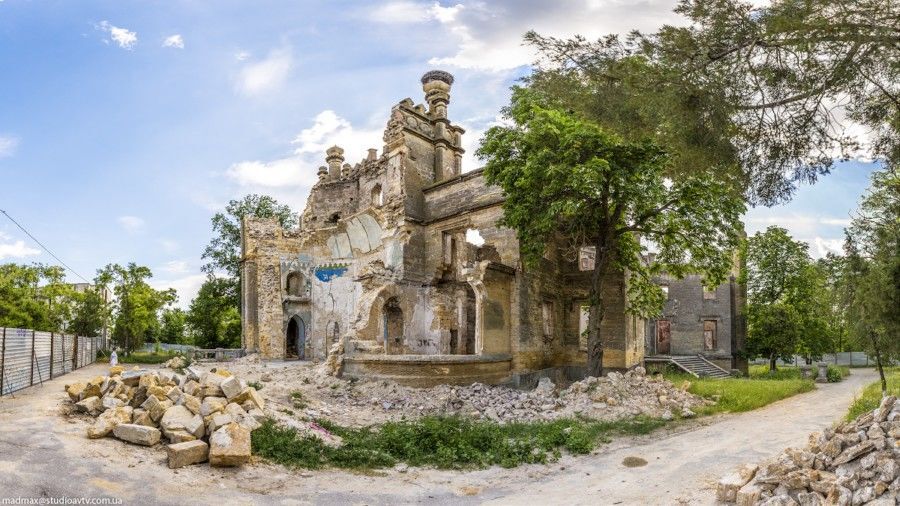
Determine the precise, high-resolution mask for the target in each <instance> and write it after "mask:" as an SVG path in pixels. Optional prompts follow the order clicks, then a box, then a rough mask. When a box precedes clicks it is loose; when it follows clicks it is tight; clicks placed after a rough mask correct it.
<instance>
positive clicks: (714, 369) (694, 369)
mask: <svg viewBox="0 0 900 506" xmlns="http://www.w3.org/2000/svg"><path fill="white" fill-rule="evenodd" d="M645 360H647V361H653V362H669V363H671V364H674V365H675V366H676V367H678V368H679V369H681V370H683V371H685V372H687V373H689V374H691V375H693V376H696V377H698V378H700V377H708V378H728V377H729V376H731V374H729V373H728V371H726V370H725V369H722V368H721V367H719V366H717V365H716V364H713V363H712V362H710V361H709V360H706V359H705V358H703V357H702V356H700V355H656V356H652V357H645Z"/></svg>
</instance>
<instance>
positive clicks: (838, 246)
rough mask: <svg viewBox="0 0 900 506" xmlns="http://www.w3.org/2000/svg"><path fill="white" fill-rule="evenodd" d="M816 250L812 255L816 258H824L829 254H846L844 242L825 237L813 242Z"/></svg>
mask: <svg viewBox="0 0 900 506" xmlns="http://www.w3.org/2000/svg"><path fill="white" fill-rule="evenodd" d="M813 243H814V245H815V249H814V250H813V251H810V254H811V255H812V256H813V257H815V258H822V257H824V256H825V255H827V254H828V253H836V254H838V255H843V254H844V241H843V240H842V239H826V238H824V237H816V238H815V239H814V240H813Z"/></svg>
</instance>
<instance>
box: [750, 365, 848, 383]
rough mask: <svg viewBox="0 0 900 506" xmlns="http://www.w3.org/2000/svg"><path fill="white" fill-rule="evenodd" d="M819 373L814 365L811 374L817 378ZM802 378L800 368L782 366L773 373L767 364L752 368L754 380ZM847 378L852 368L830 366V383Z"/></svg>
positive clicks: (751, 375) (752, 366) (751, 376)
mask: <svg viewBox="0 0 900 506" xmlns="http://www.w3.org/2000/svg"><path fill="white" fill-rule="evenodd" d="M818 373H819V371H818V368H817V367H815V365H813V366H812V369H811V371H810V374H811V375H812V376H813V378H815V377H816V375H817V374H818ZM800 376H801V371H800V368H799V367H794V366H785V365H782V366H779V367H778V370H776V371H774V372H771V371H769V366H768V365H766V364H761V365H751V366H750V378H753V379H775V380H783V379H800ZM847 376H850V367H848V366H845V365H829V366H828V381H829V383H837V382H838V381H841V380H843V379H844V378H846V377H847Z"/></svg>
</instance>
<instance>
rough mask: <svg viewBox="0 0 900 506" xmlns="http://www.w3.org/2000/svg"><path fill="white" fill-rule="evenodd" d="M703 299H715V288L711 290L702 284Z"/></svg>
mask: <svg viewBox="0 0 900 506" xmlns="http://www.w3.org/2000/svg"><path fill="white" fill-rule="evenodd" d="M703 300H716V289H715V288H713V289H712V290H710V289H708V288H706V287H705V286H704V287H703Z"/></svg>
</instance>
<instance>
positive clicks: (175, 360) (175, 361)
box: [163, 355, 187, 371]
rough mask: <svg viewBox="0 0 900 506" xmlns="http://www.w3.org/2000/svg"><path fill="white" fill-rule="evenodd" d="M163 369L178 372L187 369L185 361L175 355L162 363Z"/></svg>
mask: <svg viewBox="0 0 900 506" xmlns="http://www.w3.org/2000/svg"><path fill="white" fill-rule="evenodd" d="M163 367H168V368H169V369H174V370H176V371H178V370H181V369H184V368H185V367H187V360H185V358H184V357H183V356H181V355H175V356H174V357H172V358H170V359H169V360H166V361H165V363H163Z"/></svg>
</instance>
